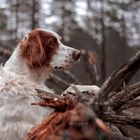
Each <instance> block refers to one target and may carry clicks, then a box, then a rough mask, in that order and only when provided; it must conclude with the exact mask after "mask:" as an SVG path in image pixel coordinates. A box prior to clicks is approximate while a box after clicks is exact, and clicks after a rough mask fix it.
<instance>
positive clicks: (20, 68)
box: [4, 46, 52, 83]
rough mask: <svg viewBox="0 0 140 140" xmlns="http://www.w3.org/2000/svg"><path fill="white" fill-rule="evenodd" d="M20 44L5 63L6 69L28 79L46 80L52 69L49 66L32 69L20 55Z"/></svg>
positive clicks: (34, 80)
mask: <svg viewBox="0 0 140 140" xmlns="http://www.w3.org/2000/svg"><path fill="white" fill-rule="evenodd" d="M19 54H20V46H18V47H17V48H16V49H15V51H14V52H13V54H12V55H11V57H10V58H9V60H8V61H7V62H6V63H5V65H4V69H5V70H7V71H9V72H12V73H15V74H18V75H20V76H22V77H23V78H24V79H26V80H30V81H33V82H39V83H41V82H45V80H46V79H47V76H48V74H49V73H50V72H51V71H52V70H51V68H49V67H45V68H44V67H42V68H37V69H31V68H29V67H28V66H27V64H26V62H25V61H24V60H23V59H22V58H21V57H20V55H19Z"/></svg>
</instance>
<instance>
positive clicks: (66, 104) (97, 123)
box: [26, 52, 140, 140]
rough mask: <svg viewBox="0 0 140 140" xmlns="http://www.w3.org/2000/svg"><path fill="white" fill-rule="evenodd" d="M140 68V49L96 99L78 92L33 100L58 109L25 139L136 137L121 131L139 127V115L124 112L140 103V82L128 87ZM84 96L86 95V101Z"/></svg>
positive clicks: (112, 139)
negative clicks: (123, 127) (93, 100)
mask: <svg viewBox="0 0 140 140" xmlns="http://www.w3.org/2000/svg"><path fill="white" fill-rule="evenodd" d="M139 68H140V52H138V53H137V54H136V55H135V56H134V57H133V58H131V59H130V60H129V61H128V63H126V64H125V65H123V66H121V67H120V68H119V69H117V70H116V71H115V72H114V73H113V74H111V76H109V78H107V80H106V81H105V82H104V83H103V85H102V86H101V90H100V95H99V98H98V99H97V100H96V102H89V100H91V99H92V98H93V97H92V96H90V97H88V98H86V97H87V94H82V93H79V92H78V91H77V93H76V95H72V94H70V95H69V94H66V96H64V97H63V96H59V97H58V96H53V97H52V96H51V97H50V96H47V97H43V100H44V101H43V102H41V103H33V105H41V106H44V107H45V106H49V107H53V108H54V109H55V112H54V113H52V114H51V115H50V116H48V117H47V118H45V119H44V120H43V121H42V122H41V123H39V124H38V125H37V126H35V127H34V128H33V129H32V130H31V131H30V132H29V133H28V135H27V137H26V140H38V139H39V140H46V139H47V140H63V139H72V140H81V139H87V140H102V139H104V138H107V139H109V140H134V137H130V136H129V135H128V134H127V133H125V131H123V132H122V126H124V125H130V126H134V127H136V128H138V129H139V128H140V116H139V115H138V114H135V116H133V115H131V114H127V113H124V112H123V110H125V109H127V108H129V107H134V106H139V102H138V101H139V96H140V82H138V83H135V84H133V85H131V86H127V83H128V82H129V80H130V79H131V78H132V76H133V75H134V74H135V73H136V71H138V69H139ZM124 83H125V85H126V86H125V87H123V85H124ZM40 93H42V92H40ZM40 97H41V96H40ZM81 97H85V99H86V101H83V100H81ZM86 102H88V103H86ZM99 118H100V119H99ZM104 122H105V123H104ZM120 126H121V127H120ZM108 127H110V129H109V128H108ZM111 130H112V131H111Z"/></svg>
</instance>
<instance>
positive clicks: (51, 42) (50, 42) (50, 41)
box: [48, 38, 58, 47]
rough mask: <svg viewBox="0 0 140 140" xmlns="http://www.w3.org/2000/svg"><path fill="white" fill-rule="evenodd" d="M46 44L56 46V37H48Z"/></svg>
mask: <svg viewBox="0 0 140 140" xmlns="http://www.w3.org/2000/svg"><path fill="white" fill-rule="evenodd" d="M48 45H49V46H50V47H57V46H58V42H57V39H56V38H51V39H49V41H48Z"/></svg>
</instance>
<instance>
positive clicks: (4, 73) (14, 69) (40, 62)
mask: <svg viewBox="0 0 140 140" xmlns="http://www.w3.org/2000/svg"><path fill="white" fill-rule="evenodd" d="M79 59H80V52H79V51H78V50H76V49H73V48H70V47H68V46H65V45H64V44H62V42H61V37H60V36H59V35H58V34H56V33H55V32H52V31H48V30H44V29H35V30H33V31H31V32H30V33H28V34H27V35H25V37H24V38H23V40H22V41H21V42H20V43H19V44H18V46H17V47H16V49H15V51H14V52H13V54H12V56H11V57H10V58H9V60H8V61H7V62H6V63H5V65H4V66H1V68H0V140H22V139H24V137H25V135H26V133H27V132H28V131H29V129H31V128H32V127H33V126H35V124H36V123H37V122H39V121H41V120H42V118H43V117H44V115H45V114H46V113H47V112H48V113H47V114H49V113H50V112H51V109H49V108H43V107H40V106H31V103H32V102H39V101H40V98H39V97H38V96H36V90H35V89H41V90H45V91H50V90H49V89H48V88H47V87H46V86H45V84H44V82H45V80H46V78H47V76H48V74H49V73H50V72H52V71H54V70H61V69H62V70H63V69H66V68H69V67H71V66H72V65H73V64H75V63H76V62H77V61H78V60H79ZM78 88H79V90H80V89H82V91H83V90H94V91H98V90H99V88H98V87H97V86H83V88H82V86H78ZM68 90H71V88H69V89H68ZM66 91H67V90H66ZM66 91H65V93H66Z"/></svg>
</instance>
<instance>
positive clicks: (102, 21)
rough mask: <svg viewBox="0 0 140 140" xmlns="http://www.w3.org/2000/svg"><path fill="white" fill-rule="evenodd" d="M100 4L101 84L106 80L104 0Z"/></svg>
mask: <svg viewBox="0 0 140 140" xmlns="http://www.w3.org/2000/svg"><path fill="white" fill-rule="evenodd" d="M100 2H101V20H100V21H101V38H102V39H101V68H100V71H101V82H104V80H105V78H106V37H105V25H104V0H100Z"/></svg>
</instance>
